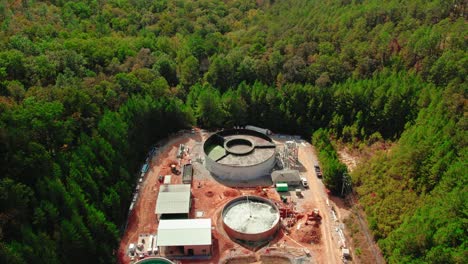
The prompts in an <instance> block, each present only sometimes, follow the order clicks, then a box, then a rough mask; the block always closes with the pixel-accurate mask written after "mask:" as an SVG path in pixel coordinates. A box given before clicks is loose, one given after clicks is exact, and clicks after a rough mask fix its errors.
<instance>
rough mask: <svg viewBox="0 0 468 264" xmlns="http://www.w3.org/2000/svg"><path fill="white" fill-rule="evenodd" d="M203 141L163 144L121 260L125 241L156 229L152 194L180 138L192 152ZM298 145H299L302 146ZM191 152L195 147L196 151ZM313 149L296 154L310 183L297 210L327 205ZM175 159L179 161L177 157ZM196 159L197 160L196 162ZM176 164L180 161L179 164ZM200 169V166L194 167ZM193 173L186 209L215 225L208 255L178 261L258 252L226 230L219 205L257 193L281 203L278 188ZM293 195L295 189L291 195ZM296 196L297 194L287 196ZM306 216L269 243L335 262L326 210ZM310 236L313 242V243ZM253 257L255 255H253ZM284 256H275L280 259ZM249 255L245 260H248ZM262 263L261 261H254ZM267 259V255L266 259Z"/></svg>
mask: <svg viewBox="0 0 468 264" xmlns="http://www.w3.org/2000/svg"><path fill="white" fill-rule="evenodd" d="M201 142H203V138H202V137H200V133H197V134H195V135H189V136H187V135H185V137H183V136H178V137H176V138H175V139H173V140H171V141H170V142H169V143H168V144H167V145H166V146H165V147H163V148H162V149H161V151H162V152H161V153H160V154H159V155H158V156H157V157H155V158H154V159H153V162H152V164H151V169H150V171H149V172H148V174H147V175H146V178H145V180H144V183H143V185H142V187H141V189H140V197H139V199H138V201H137V203H136V204H135V207H134V209H133V212H132V214H131V215H130V216H129V220H128V225H127V229H126V230H125V233H124V235H123V236H122V240H121V243H120V248H119V251H118V261H119V263H122V264H128V263H130V258H129V257H128V256H127V255H126V251H127V248H128V245H129V243H136V241H137V239H138V236H139V235H140V234H144V233H156V231H157V227H158V223H157V222H156V215H155V213H154V210H155V206H156V198H157V194H158V192H159V186H160V183H159V182H158V176H159V175H167V174H171V171H170V165H171V164H173V163H174V162H176V159H175V155H176V151H177V149H178V146H179V144H185V145H186V146H187V147H189V148H190V150H191V153H190V154H191V155H193V157H196V155H199V154H200V153H192V151H194V147H196V148H197V147H198V148H200V144H201ZM196 144H197V145H196ZM301 149H302V148H301ZM194 152H195V151H194ZM311 157H314V158H313V159H316V158H315V153H313V150H312V148H311V146H308V147H306V148H304V150H302V151H300V152H299V158H300V160H302V159H307V160H306V161H305V162H303V165H304V169H305V172H304V175H305V176H306V177H307V178H308V180H309V184H310V189H311V190H310V191H308V192H306V193H304V194H305V197H304V198H303V199H301V200H300V201H299V202H300V204H299V203H298V204H297V205H294V207H297V208H296V209H297V210H300V211H301V213H302V214H305V213H308V212H311V211H312V210H313V208H319V209H320V211H321V212H325V211H326V210H327V207H326V205H325V202H324V201H325V200H326V194H325V192H324V191H323V188H324V187H323V185H320V184H321V183H320V181H319V180H317V179H316V177H315V175H314V172H313V171H314V170H313V160H312V158H311ZM189 159H190V157H185V158H184V159H182V161H181V163H182V164H181V165H183V164H185V163H187V162H189ZM176 163H177V164H178V162H176ZM197 165H200V164H197ZM178 169H179V170H180V167H178ZM198 173H199V172H198ZM196 176H197V177H194V179H193V182H192V197H193V199H192V207H191V212H190V218H195V217H196V213H197V212H203V215H202V216H201V217H203V218H211V220H212V225H213V227H214V228H213V232H212V236H213V252H212V257H211V258H210V259H208V260H193V259H190V260H179V261H178V263H207V264H219V263H222V262H224V263H225V261H226V259H229V258H230V256H239V257H242V256H253V255H255V254H257V255H258V252H255V251H252V250H250V249H247V248H244V247H243V246H242V245H239V244H237V243H235V242H233V241H232V240H231V239H230V238H229V237H228V236H227V235H226V233H225V232H224V230H223V228H222V221H221V217H220V214H221V210H222V208H223V207H224V205H225V204H226V203H227V202H228V201H230V200H232V199H234V198H236V197H238V196H241V195H259V196H263V197H266V198H269V199H271V200H273V201H276V202H277V203H279V204H281V202H280V197H279V194H278V193H277V192H276V190H275V189H274V188H272V187H270V188H265V189H264V188H248V189H246V188H242V189H241V188H239V189H234V188H229V187H226V186H224V185H222V184H220V183H218V182H217V181H215V180H213V179H212V178H211V177H209V176H204V175H201V176H200V177H198V175H196ZM171 180H172V183H173V184H178V183H181V181H182V176H181V175H178V176H173V177H172V179H171ZM291 196H293V195H291ZM292 198H295V197H291V199H292ZM304 222H305V218H303V219H302V218H301V219H299V221H298V223H302V224H301V228H300V229H299V230H297V228H296V227H297V225H298V223H296V224H295V225H294V226H292V227H291V228H290V230H289V232H290V234H289V235H286V234H285V233H284V232H283V230H280V231H279V232H278V234H277V236H276V237H275V238H273V240H272V241H270V243H269V246H271V247H275V248H277V249H278V251H279V252H280V250H279V249H281V248H296V249H300V250H299V251H301V252H303V251H302V249H303V248H307V249H309V250H310V251H311V252H312V255H313V259H314V260H313V261H314V263H338V261H339V250H338V248H337V247H336V243H335V242H334V241H333V238H332V235H331V232H332V226H331V224H330V223H331V221H330V219H329V217H328V216H327V214H324V218H323V219H322V224H321V225H320V226H306V225H305V224H304ZM312 242H317V243H316V244H313V243H312ZM255 259H257V260H255ZM258 259H259V258H258V256H257V258H250V259H243V261H244V262H242V260H240V261H241V262H238V261H235V260H232V261H231V260H230V261H229V262H228V263H255V262H254V261H258ZM280 259H281V260H284V259H283V258H281V257H279V258H278V261H280ZM246 261H247V262H246ZM257 263H261V262H257ZM268 263H274V262H271V259H269V260H268Z"/></svg>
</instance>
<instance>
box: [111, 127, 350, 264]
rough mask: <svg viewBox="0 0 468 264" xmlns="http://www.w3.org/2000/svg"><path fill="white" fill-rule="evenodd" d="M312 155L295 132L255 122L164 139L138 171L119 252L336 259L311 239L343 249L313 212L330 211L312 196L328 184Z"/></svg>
mask: <svg viewBox="0 0 468 264" xmlns="http://www.w3.org/2000/svg"><path fill="white" fill-rule="evenodd" d="M300 153H301V154H300ZM300 155H302V159H303V160H302V161H300V160H299V156H300ZM311 157H315V154H314V153H313V152H311V148H310V144H308V143H306V142H305V141H303V140H301V139H300V138H299V137H292V136H287V135H272V134H271V132H270V131H269V130H267V129H260V128H256V127H252V126H248V127H245V128H239V127H237V128H235V129H225V130H220V131H216V132H208V131H205V130H199V129H196V130H195V129H193V130H192V131H190V130H189V131H182V132H179V133H177V134H176V135H172V138H169V139H168V141H167V142H159V143H158V147H157V148H155V149H152V151H151V152H150V154H149V156H148V157H147V158H146V161H145V164H144V167H145V170H144V171H139V172H138V173H139V174H138V176H139V178H138V179H137V186H136V187H135V192H134V199H133V201H132V204H131V205H130V208H129V216H128V223H127V227H126V230H125V235H124V237H123V238H122V241H121V247H120V249H119V262H120V263H123V264H129V263H130V264H152V263H177V264H180V263H193V260H195V259H196V260H197V263H207V264H208V263H210V264H211V263H213V264H214V263H216V264H219V263H222V264H231V263H254V262H255V263H281V264H283V263H284V264H287V263H295V261H296V260H297V259H301V263H336V262H334V261H333V260H334V259H333V258H329V257H327V261H328V260H332V261H331V262H330V261H328V262H327V261H321V260H323V259H322V257H321V256H322V255H321V254H323V253H321V251H317V250H316V249H315V248H316V247H318V248H320V247H323V246H327V247H328V248H329V249H327V250H328V251H327V252H328V253H327V254H338V255H339V253H338V250H339V249H338V247H336V248H334V249H333V248H332V246H333V245H332V243H336V242H333V241H334V240H335V241H339V238H334V239H332V238H331V235H330V234H328V235H322V233H321V230H320V221H311V219H310V214H311V211H312V210H313V209H314V208H315V207H318V208H319V209H320V210H318V211H320V212H325V211H327V208H326V207H324V203H323V202H322V203H317V202H316V201H320V200H321V201H324V200H325V199H323V198H321V195H322V193H323V194H324V193H325V192H323V189H322V191H321V192H317V190H320V188H323V185H322V183H321V182H320V181H319V180H313V179H318V178H317V177H316V175H315V171H314V169H313V164H315V163H317V160H316V158H313V159H312V158H311ZM304 177H306V178H308V179H309V182H310V185H311V186H310V188H305V187H304V186H303V185H301V182H302V181H301V179H303V178H304ZM323 219H327V216H324V218H323ZM334 229H335V228H329V229H328V230H334ZM328 232H331V231H328ZM321 237H325V238H327V239H325V243H326V244H325V245H323V244H322V239H321ZM340 243H341V242H340ZM342 244H343V243H342ZM314 250H315V251H314ZM272 251H274V254H272ZM312 251H314V253H313V255H312V253H311V252H312ZM268 259H271V261H268Z"/></svg>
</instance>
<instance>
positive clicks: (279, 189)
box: [276, 183, 288, 192]
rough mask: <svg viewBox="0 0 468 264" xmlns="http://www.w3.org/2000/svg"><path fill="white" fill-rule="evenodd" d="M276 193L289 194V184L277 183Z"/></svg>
mask: <svg viewBox="0 0 468 264" xmlns="http://www.w3.org/2000/svg"><path fill="white" fill-rule="evenodd" d="M276 191H277V192H287V191H288V184H287V183H277V184H276Z"/></svg>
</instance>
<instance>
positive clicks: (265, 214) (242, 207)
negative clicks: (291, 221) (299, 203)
mask: <svg viewBox="0 0 468 264" xmlns="http://www.w3.org/2000/svg"><path fill="white" fill-rule="evenodd" d="M221 215H222V218H223V219H222V220H223V227H224V230H225V231H226V233H227V234H228V235H229V236H230V237H231V238H233V239H237V240H241V241H244V242H260V241H265V240H269V239H271V238H273V236H274V235H275V234H276V232H277V231H278V227H279V219H280V215H279V210H278V207H276V205H275V204H274V203H272V202H271V201H270V200H268V199H265V198H262V197H259V196H242V197H238V198H235V199H233V200H231V201H230V202H228V203H227V204H226V206H225V207H224V209H223V211H222V214H221Z"/></svg>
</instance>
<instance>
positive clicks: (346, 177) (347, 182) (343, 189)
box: [341, 172, 351, 196]
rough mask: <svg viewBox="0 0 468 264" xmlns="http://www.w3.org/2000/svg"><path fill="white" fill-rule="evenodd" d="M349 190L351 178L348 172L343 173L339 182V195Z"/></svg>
mask: <svg viewBox="0 0 468 264" xmlns="http://www.w3.org/2000/svg"><path fill="white" fill-rule="evenodd" d="M350 191H351V178H350V177H349V175H348V173H347V172H345V173H343V178H342V182H341V196H343V194H348V193H349V192H350Z"/></svg>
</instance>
